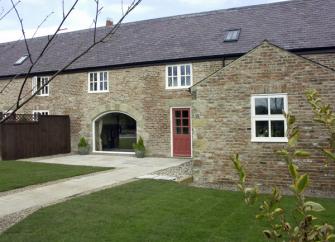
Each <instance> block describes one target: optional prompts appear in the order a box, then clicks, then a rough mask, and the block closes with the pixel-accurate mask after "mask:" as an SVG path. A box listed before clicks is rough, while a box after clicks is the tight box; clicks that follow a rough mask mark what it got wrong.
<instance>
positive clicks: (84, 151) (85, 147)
mask: <svg viewBox="0 0 335 242" xmlns="http://www.w3.org/2000/svg"><path fill="white" fill-rule="evenodd" d="M78 153H79V154H80V155H88V153H90V146H89V144H88V143H87V141H86V139H85V138H84V137H81V138H80V141H79V143H78Z"/></svg>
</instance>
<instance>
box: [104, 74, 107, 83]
mask: <svg viewBox="0 0 335 242" xmlns="http://www.w3.org/2000/svg"><path fill="white" fill-rule="evenodd" d="M104 80H105V81H107V72H104Z"/></svg>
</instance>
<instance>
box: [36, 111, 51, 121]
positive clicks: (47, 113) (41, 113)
mask: <svg viewBox="0 0 335 242" xmlns="http://www.w3.org/2000/svg"><path fill="white" fill-rule="evenodd" d="M47 115H49V110H34V111H33V120H34V121H37V120H38V117H39V116H47Z"/></svg>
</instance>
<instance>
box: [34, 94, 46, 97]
mask: <svg viewBox="0 0 335 242" xmlns="http://www.w3.org/2000/svg"><path fill="white" fill-rule="evenodd" d="M36 97H49V94H42V95H37V94H36Z"/></svg>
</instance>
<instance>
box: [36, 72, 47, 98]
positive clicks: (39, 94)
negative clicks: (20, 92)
mask: <svg viewBox="0 0 335 242" xmlns="http://www.w3.org/2000/svg"><path fill="white" fill-rule="evenodd" d="M38 78H40V79H45V80H46V81H49V78H50V77H49V76H34V77H33V79H32V87H33V88H32V94H34V93H35V92H36V91H37V89H38V87H37V79H38ZM45 80H44V81H45ZM44 81H43V83H44ZM49 93H50V85H49V84H48V85H46V86H45V87H43V88H42V89H41V90H40V93H37V94H36V96H41V97H43V96H44V97H46V96H49Z"/></svg>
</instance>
